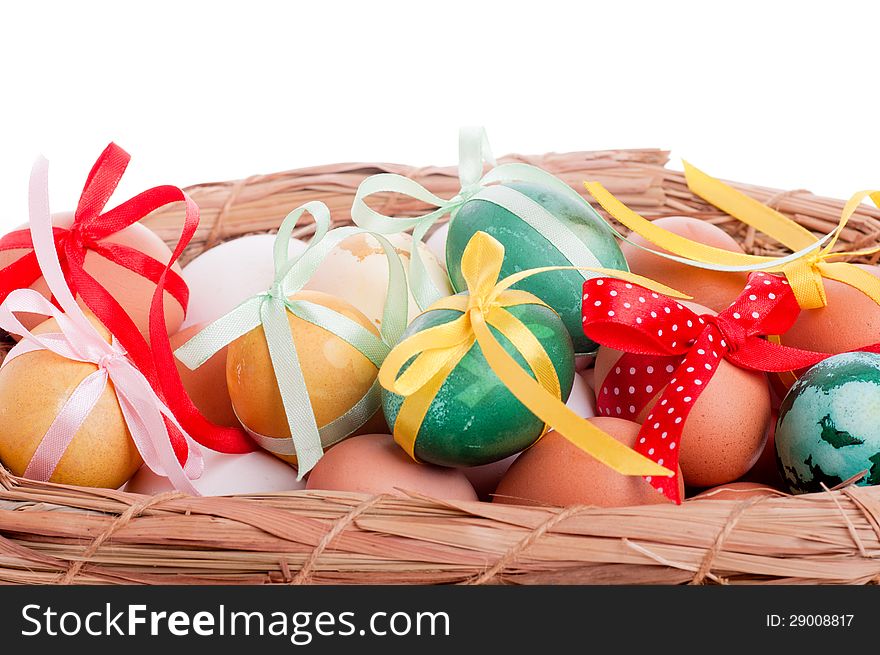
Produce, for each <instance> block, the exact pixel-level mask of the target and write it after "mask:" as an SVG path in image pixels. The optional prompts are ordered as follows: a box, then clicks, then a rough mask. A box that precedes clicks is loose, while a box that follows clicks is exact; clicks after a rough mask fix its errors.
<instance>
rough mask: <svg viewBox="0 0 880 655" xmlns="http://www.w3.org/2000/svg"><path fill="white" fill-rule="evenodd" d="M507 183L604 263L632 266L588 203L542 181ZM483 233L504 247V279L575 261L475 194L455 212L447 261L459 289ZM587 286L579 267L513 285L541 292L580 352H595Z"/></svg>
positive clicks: (534, 277)
mask: <svg viewBox="0 0 880 655" xmlns="http://www.w3.org/2000/svg"><path fill="white" fill-rule="evenodd" d="M504 186H507V187H509V188H511V189H515V190H516V191H519V192H520V193H522V194H523V195H525V196H527V197H529V198H531V199H532V200H533V201H535V202H536V203H538V204H539V205H541V206H542V207H543V208H544V209H546V210H547V211H548V212H549V213H550V214H552V215H553V216H555V217H556V218H557V219H558V220H559V222H560V223H562V224H564V225H565V226H566V227H568V228H569V230H571V232H572V233H574V235H575V236H576V237H577V239H579V240H580V241H581V242H582V243H583V244H585V245H586V246H587V247H588V248H589V250H590V251H591V252H592V253H593V255H595V257H596V259H598V260H599V265H600V266H602V267H604V268H613V269H617V270H622V271H628V270H629V268H628V267H627V264H626V259H624V257H623V253H622V252H621V251H620V247H619V246H618V245H617V241H616V240H615V237H614V235H613V234H612V232H611V230H610V229H609V228H608V226H607V225H606V224H605V223H604V222H603V221H602V219H601V218H600V217H599V215H598V214H597V213H596V212H595V211H594V210H593V209H592V208H591V207H590V206H589V205H588V204H587V203H586V202H583V203H579V202H576V201H575V200H573V199H571V198H568V197H566V196H564V195H562V194H561V193H559V192H557V191H554V190H553V189H549V188H547V187H545V186H540V185H537V184H527V183H524V182H517V183H510V184H506V185H504ZM478 231H482V232H486V233H487V234H490V235H492V236H493V237H495V238H496V239H497V240H498V241H500V242H501V244H502V245H503V246H504V264H503V265H502V267H501V277H506V276H508V275H511V274H513V273H517V272H519V271H522V270H526V269H530V268H539V267H541V266H572V265H573V262H570V261H569V260H568V259H567V258H566V257H565V256H564V255H563V254H562V253H561V252H560V251H559V250H558V248H557V247H556V246H555V245H554V244H553V243H551V242H550V241H549V240H548V239H547V237H546V236H544V235H543V234H541V233H540V232H539V231H538V230H535V229H534V228H533V227H531V226H530V225H528V224H527V223H525V222H524V221H522V220H521V219H519V218H517V217H516V216H515V215H514V214H513V213H511V212H510V211H508V210H506V209H504V208H502V207H499V206H498V205H496V204H495V203H493V202H490V201H488V200H482V199H480V198H471V199H470V200H468V201H467V202H466V203H464V205H462V207H461V209H459V211H458V213H457V214H456V215H455V218H454V219H453V220H452V223H451V224H450V226H449V235H448V237H447V239H446V265H447V268H448V270H449V277H450V280H451V281H452V286H453V288H454V289H455V290H456V291H463V290H464V289H465V288H466V284H465V281H464V278H463V277H462V274H461V257H462V254H463V253H464V249H465V246H467V244H468V241H470V239H471V237H472V236H474V234H475V233H476V232H478ZM583 284H584V278H583V276H582V275H581V274H580V273H578V272H577V271H554V272H551V273H539V274H537V275H534V276H532V277H530V278H528V279H526V280H523V281H522V282H520V283H518V284H516V285H515V286H514V287H513V288H514V289H523V290H524V291H528V292H530V293H532V294H534V295H536V296H537V297H538V298H540V299H541V300H543V301H544V302H545V303H547V304H548V305H550V307H552V308H553V309H555V310H556V312H557V313H558V314H559V316H560V317H562V321H563V323H564V324H565V327H566V328H567V329H568V333H569V335H570V336H571V339H572V342H573V344H574V350H575V353H577V354H578V355H585V354H590V353H594V352H595V351H596V348H597V347H598V346H597V344H596V343H595V342H593V341H591V340H590V339H588V338H587V337H586V336H585V335H584V331H583V327H582V323H581V297H582V296H583Z"/></svg>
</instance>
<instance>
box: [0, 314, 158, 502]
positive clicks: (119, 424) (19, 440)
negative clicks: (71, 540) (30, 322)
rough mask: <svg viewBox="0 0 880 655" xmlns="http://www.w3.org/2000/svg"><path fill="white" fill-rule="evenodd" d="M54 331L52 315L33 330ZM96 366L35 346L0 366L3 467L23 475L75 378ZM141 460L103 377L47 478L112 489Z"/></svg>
mask: <svg viewBox="0 0 880 655" xmlns="http://www.w3.org/2000/svg"><path fill="white" fill-rule="evenodd" d="M90 320H91V321H92V323H93V324H94V325H95V326H96V327H97V328H98V330H99V332H100V333H101V335H102V336H103V337H104V338H105V339H106V340H108V341H109V340H110V334H109V332H107V330H106V329H104V327H103V326H101V325H100V323H99V322H98V321H97V319H95V318H94V317H93V316H90ZM57 331H58V324H57V323H56V321H55V320H54V319H50V320H48V321H44V322H43V323H41V324H40V325H38V326H37V327H36V328H34V330H33V332H34V333H35V334H45V333H51V332H57ZM97 368H98V367H97V366H96V365H94V364H88V363H84V362H77V361H73V360H70V359H65V358H64V357H60V356H59V355H56V354H54V353H52V352H49V351H47V350H38V351H34V352H29V353H25V354H23V355H19V356H17V357H15V359H13V360H11V361H10V362H9V363H8V364H7V365H6V366H4V367H3V368H2V369H0V461H2V462H3V464H4V465H5V466H6V468H8V469H9V470H10V471H12V472H13V473H14V474H15V475H19V476H21V475H24V472H25V470H26V469H27V466H28V464H29V463H30V461H31V458H32V457H33V455H34V453H35V452H36V450H37V447H38V446H39V445H40V442H41V441H42V439H43V436H44V435H45V434H46V431H47V430H48V429H49V427H50V426H51V425H52V422H53V421H54V420H55V417H56V416H58V414H59V412H60V411H61V409H62V407H63V406H64V404H65V403H66V402H67V400H68V399H69V398H70V396H71V394H72V393H73V392H74V390H75V389H76V387H77V386H78V385H79V383H80V382H82V381H83V380H84V379H85V378H86V377H87V376H89V375H90V374H92V373H94V372H95V371H96V370H97ZM142 463H143V460H142V459H141V456H140V453H138V450H137V448H136V447H135V445H134V442H133V441H132V439H131V435H130V434H129V431H128V427H127V426H126V423H125V419H124V417H123V415H122V410H121V409H120V408H119V401H118V400H117V398H116V391H115V389H114V387H113V383H112V382H109V381H108V382H107V386H106V388H105V389H104V392H103V393H102V394H101V396H100V398H99V399H98V402H97V404H96V405H95V406H94V408H93V409H92V411H91V412H90V413H89V415H88V416H87V417H86V419H85V420H84V421H83V423H82V425H81V426H80V428H79V430H77V432H76V434H75V435H74V437H73V439H72V440H71V442H70V444H69V446H68V447H67V450H66V451H65V452H64V455H62V457H61V460H60V461H59V462H58V466H57V467H56V468H55V472H54V473H53V474H52V476H51V478H50V482H57V483H60V484H74V485H80V486H84V487H106V488H109V489H117V488H118V487H120V486H121V485H122V484H123V483H124V482H125V481H126V480H128V479H129V478H130V477H131V476H132V475H134V473H135V471H137V470H138V467H140V465H141V464H142Z"/></svg>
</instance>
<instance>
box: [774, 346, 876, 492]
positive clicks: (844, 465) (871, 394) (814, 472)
mask: <svg viewBox="0 0 880 655" xmlns="http://www.w3.org/2000/svg"><path fill="white" fill-rule="evenodd" d="M776 458H777V462H778V464H779V470H780V472H781V473H782V476H783V478H784V479H785V481H786V484H788V487H789V488H790V489H791V491H792V492H793V493H809V492H815V491H822V486H821V485H822V483H824V484H825V485H826V486H827V487H828V488H831V487H834V486H835V485H838V484H840V483H841V482H843V481H844V480H847V479H849V478H851V477H852V476H854V475H856V474H858V473H860V472H862V471H867V474H866V475H865V477H863V478H862V479H861V481H859V483H858V484H860V485H876V484H880V355H875V354H871V353H844V354H842V355H835V356H834V357H829V358H828V359H826V360H825V361H823V362H820V363H819V364H817V365H816V366H814V367H813V368H811V369H810V370H808V371H807V372H806V373H805V374H804V375H803V376H801V378H800V379H799V380H798V381H797V382H795V383H794V386H792V388H791V389H790V390H789V392H788V394H787V395H786V396H785V399H784V400H783V402H782V406H781V407H780V409H779V421H778V422H777V424H776Z"/></svg>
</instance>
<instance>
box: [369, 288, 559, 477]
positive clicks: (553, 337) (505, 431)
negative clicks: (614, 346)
mask: <svg viewBox="0 0 880 655" xmlns="http://www.w3.org/2000/svg"><path fill="white" fill-rule="evenodd" d="M536 302H537V300H536ZM507 311H508V312H510V313H511V314H512V315H513V316H515V317H516V318H517V319H519V320H520V321H521V322H522V323H523V324H524V325H525V326H526V328H527V329H528V330H529V331H530V332H531V333H532V334H533V335H534V336H535V338H536V339H537V340H538V342H539V343H540V344H541V346H542V347H543V348H544V350H545V351H546V353H547V355H548V356H549V358H550V361H551V362H552V363H553V367H554V368H555V370H556V375H557V376H558V378H559V385H560V388H561V391H562V398H563V399H567V398H568V396H569V393H570V392H571V388H572V384H573V381H574V353H573V351H572V346H571V339H570V338H569V336H568V331H567V330H566V329H565V325H564V324H563V323H562V321H561V320H560V319H559V316H557V315H556V313H555V312H554V311H553V310H551V309H549V308H547V307H545V306H544V305H540V304H522V305H515V306H511V307H508V308H507ZM459 316H461V313H460V312H458V311H455V310H451V309H437V310H431V311H428V312H425V313H424V314H421V315H419V316H418V317H416V319H415V320H414V321H413V322H412V323H411V324H410V326H409V327H408V328H407V330H406V332H405V333H404V339H405V338H407V337H409V336H410V335H413V334H416V333H417V332H421V331H423V330H427V329H428V328H431V327H434V326H437V325H442V324H444V323H448V322H450V321H452V320H454V319H456V318H458V317H459ZM490 329H491V330H492V333H493V334H494V335H495V338H496V339H497V340H498V342H499V343H500V344H501V346H502V347H503V348H504V349H505V350H506V351H507V352H508V353H509V354H510V355H511V356H512V357H513V358H514V360H516V362H517V363H518V364H519V365H520V366H521V367H522V368H523V369H524V370H526V371H527V372H528V373H529V374H530V375H532V376H534V374H533V373H532V371H531V369H530V368H529V367H528V365H527V363H526V360H525V359H524V358H523V357H522V355H521V354H520V353H519V352H518V351H517V350H516V348H515V347H514V346H513V344H512V343H511V342H510V341H508V340H507V338H505V337H504V336H503V335H501V333H500V332H498V331H497V330H496V329H495V328H494V327H491V326H490ZM405 370H406V366H404V367H403V368H402V369H401V373H402V372H403V371H405ZM382 403H383V407H384V410H385V417H386V418H387V419H388V425H390V426H394V425H395V422H396V421H397V417H398V414H399V412H400V409H401V406H402V404H403V398H402V397H401V396H399V395H397V394H394V393H392V392H389V391H387V390H383V393H382ZM543 428H544V424H543V422H542V421H541V420H540V419H539V418H537V417H536V416H535V415H534V414H532V413H531V412H530V411H529V410H528V409H527V408H526V407H525V406H524V405H523V404H522V403H521V402H520V401H519V400H517V399H516V397H515V396H514V395H513V394H512V393H511V392H510V391H509V390H508V389H507V387H506V386H504V384H503V383H502V382H501V380H499V379H498V377H497V376H496V375H495V373H494V372H493V371H492V369H491V368H490V367H489V364H488V362H487V361H486V358H485V357H484V355H483V351H482V349H481V348H480V345H479V344H478V343H474V345H473V346H472V347H471V348H470V350H469V351H468V352H467V354H465V355H464V357H462V359H461V360H460V361H459V363H458V365H457V366H456V367H455V368H454V369H453V370H452V371H451V372H450V374H449V375H448V376H447V378H446V380H445V381H444V382H443V384H442V385H441V386H440V389H439V390H438V391H437V394H436V396H435V397H434V399H433V401H432V402H431V403H430V405H429V406H428V408H427V412H426V413H425V416H424V418H423V419H422V422H421V424H420V425H419V426H418V428H417V430H418V431H417V434H415V435H412V434H410V433H405V434H403V433H402V434H401V436H403V437H405V438H407V439H410V440H413V439H414V442H415V446H414V449H413V452H414V455H415V458H416V459H417V460H419V461H423V462H430V463H432V464H439V465H441V466H476V465H480V464H488V463H489V462H495V461H498V460H500V459H504V458H505V457H509V456H510V455H513V454H514V453H517V452H519V451H521V450H523V449H524V448H527V447H528V446H530V445H531V444H533V443H534V442H535V441H536V440H537V439H538V437H540V436H541V432H542V430H543ZM395 436H398V435H395Z"/></svg>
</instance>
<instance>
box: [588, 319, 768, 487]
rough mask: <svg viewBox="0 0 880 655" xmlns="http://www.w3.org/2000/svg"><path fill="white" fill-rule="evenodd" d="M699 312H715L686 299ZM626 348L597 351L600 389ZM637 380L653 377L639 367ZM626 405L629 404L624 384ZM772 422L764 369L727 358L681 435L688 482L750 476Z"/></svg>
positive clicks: (705, 484) (712, 482)
mask: <svg viewBox="0 0 880 655" xmlns="http://www.w3.org/2000/svg"><path fill="white" fill-rule="evenodd" d="M685 304H687V305H688V306H689V307H690V308H691V309H694V310H695V311H697V312H698V313H706V314H712V313H713V312H712V311H711V310H709V309H707V308H705V307H700V306H699V305H697V304H696V303H685ZM620 356H621V353H620V352H619V351H616V350H613V349H611V348H606V347H604V346H601V347H600V348H599V352H598V354H597V356H596V368H595V381H596V393H597V394H599V393H601V387H602V383H603V382H604V380H605V378H606V376H607V375H608V372H609V371H610V370H611V368H612V366H614V365H615V364H616V363H617V360H618V359H619V358H620ZM631 382H632V384H633V385H640V384H643V385H648V384H650V383H651V380H650V377H649V376H648V374H647V373H645V372H637V373H636V375H635V376H634V377H633V378H632V380H631ZM664 389H665V387H661V388H659V389H657V393H656V394H655V395H654V398H652V400H651V402H650V403H648V406H647V407H646V408H645V409H643V410H642V411H641V412H640V413H639V414H638V416H636V417H635V420H636V421H638V422H640V423H641V422H643V421H644V420H645V417H646V416H647V415H648V413H649V412H650V410H651V407H652V406H653V405H654V403H656V402H657V400H658V398H659V397H660V395H661V393H662V392H663V390H664ZM619 402H620V406H621V407H624V408H626V407H627V406H628V405H629V402H628V399H627V391H626V390H625V389H621V394H620V400H619ZM769 421H770V388H769V384H768V382H767V376H766V374H764V373H760V372H756V371H749V370H746V369H742V368H739V367H738V366H735V365H733V364H731V363H729V362H728V361H727V360H722V362H721V363H720V365H719V366H718V369H717V370H716V371H715V374H714V375H713V376H712V379H711V380H710V381H709V382H708V384H706V388H705V389H704V390H703V392H702V393H701V394H700V397H699V398H698V399H697V401H696V402H695V403H694V406H693V408H692V410H691V412H690V414H689V415H688V418H687V420H686V421H685V424H684V430H683V431H682V437H681V455H680V457H681V459H680V462H681V470H682V472H683V473H684V479H685V482H686V483H687V484H688V485H692V486H696V487H712V486H715V485H719V484H724V483H726V482H731V481H733V480H736V479H738V478H740V477H741V476H742V475H744V474H745V473H746V472H747V471H748V470H749V469H750V468H751V467H752V465H753V464H754V463H755V462H756V461H757V459H758V457H759V456H760V454H761V451H762V449H763V447H764V443H765V440H766V434H767V432H766V430H767V425H768V423H769Z"/></svg>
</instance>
